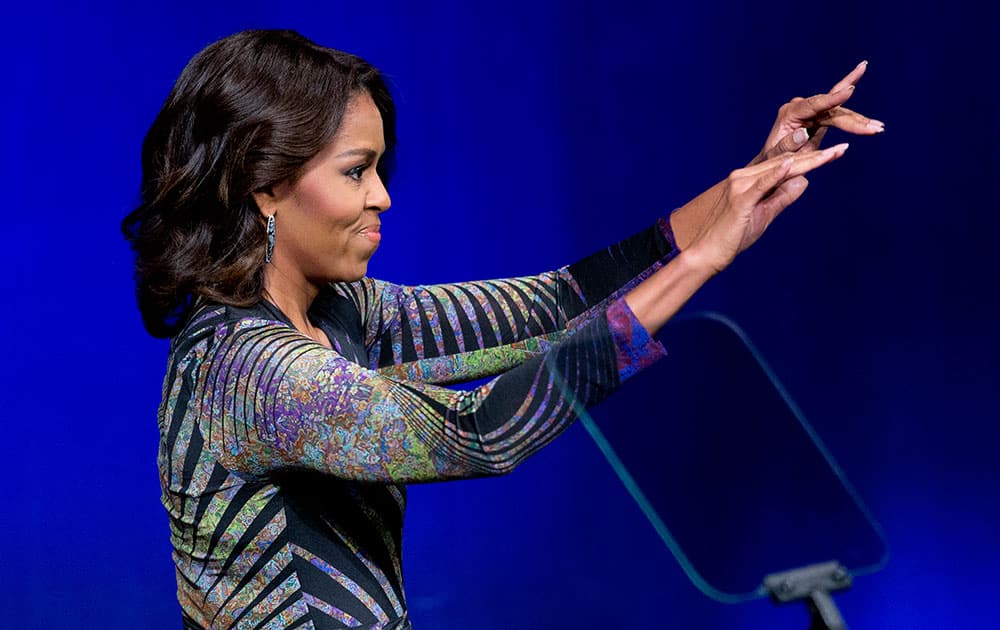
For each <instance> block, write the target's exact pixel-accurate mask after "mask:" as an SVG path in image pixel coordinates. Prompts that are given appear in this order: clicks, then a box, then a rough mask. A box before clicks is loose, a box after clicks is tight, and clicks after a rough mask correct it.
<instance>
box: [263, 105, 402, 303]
mask: <svg viewBox="0 0 1000 630" xmlns="http://www.w3.org/2000/svg"><path fill="white" fill-rule="evenodd" d="M384 152H385V141H384V137H383V134H382V116H381V115H380V114H379V111H378V109H377V108H376V107H375V103H374V102H373V101H372V99H371V96H369V95H368V93H367V92H359V93H358V94H356V95H355V96H354V97H353V98H352V99H351V101H350V102H349V103H348V106H347V109H346V111H345V112H344V117H343V119H342V121H341V123H340V128H339V129H338V130H337V133H336V135H335V136H334V138H333V140H332V141H331V142H330V144H328V145H327V146H326V148H324V149H323V150H322V151H320V153H319V154H317V155H316V156H315V157H313V159H311V160H310V161H309V162H307V163H306V165H305V169H304V171H303V173H302V176H301V177H300V178H299V179H298V180H297V181H296V182H295V183H288V182H283V183H282V184H280V185H278V186H275V187H274V189H273V190H272V191H271V192H269V193H255V195H254V197H255V200H256V201H257V205H258V207H259V208H260V209H261V212H262V213H263V214H264V215H265V216H267V215H271V214H274V215H275V216H274V219H275V244H274V254H273V257H272V259H271V264H272V265H273V266H274V267H275V270H276V271H278V272H280V274H281V275H285V276H287V275H289V274H292V275H293V277H301V278H303V279H305V280H307V281H309V282H311V283H313V284H316V285H321V284H324V283H326V282H353V281H355V280H359V279H361V278H362V277H364V275H365V273H366V272H367V269H368V259H369V258H371V257H372V254H374V253H375V250H376V249H377V248H378V244H379V241H380V240H381V237H382V235H381V233H380V231H379V226H380V221H379V215H380V214H381V213H382V212H384V211H385V210H387V209H388V208H389V204H390V200H389V193H388V192H387V191H386V189H385V185H384V184H383V183H382V180H381V178H380V177H379V176H378V174H377V173H376V171H375V167H376V165H377V164H378V161H379V159H380V158H381V157H382V154H383V153H384Z"/></svg>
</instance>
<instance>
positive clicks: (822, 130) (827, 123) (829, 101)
mask: <svg viewBox="0 0 1000 630" xmlns="http://www.w3.org/2000/svg"><path fill="white" fill-rule="evenodd" d="M867 69H868V62H867V61H862V62H861V63H859V64H858V65H857V66H856V67H855V68H854V70H851V71H850V72H849V73H848V74H847V76H845V77H844V78H843V79H841V80H840V81H839V82H838V83H837V84H836V85H834V86H833V89H831V90H830V91H829V92H827V93H826V94H817V95H816V96H810V97H809V98H801V97H796V98H793V99H792V100H790V101H789V102H787V103H785V104H784V105H782V106H781V108H780V109H779V110H778V118H777V120H775V121H774V126H773V127H772V128H771V133H770V134H768V136H767V140H766V141H765V142H764V148H763V149H762V150H761V152H760V153H759V154H757V157H755V158H754V159H753V161H751V162H750V164H749V165H750V166H753V165H754V164H759V163H761V162H763V161H764V160H769V159H771V158H773V157H776V156H778V155H781V154H782V153H788V152H792V153H794V152H798V151H815V150H816V149H818V148H819V145H820V143H821V142H822V141H823V136H824V135H826V130H827V129H829V128H830V127H836V128H837V129H841V130H843V131H846V132H848V133H853V134H857V135H863V136H870V135H874V134H877V133H882V132H883V131H885V123H883V122H881V121H879V120H875V119H873V118H868V117H866V116H862V115H861V114H859V113H857V112H854V111H851V110H849V109H847V108H846V107H843V104H844V103H846V102H847V99H849V98H851V96H852V95H853V94H854V85H855V84H856V83H857V82H858V80H859V79H861V77H862V76H863V75H864V73H865V70H867Z"/></svg>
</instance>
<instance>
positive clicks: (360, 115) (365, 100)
mask: <svg viewBox="0 0 1000 630" xmlns="http://www.w3.org/2000/svg"><path fill="white" fill-rule="evenodd" d="M327 148H328V149H331V150H332V151H333V152H334V153H339V152H342V151H348V150H350V149H371V150H373V151H375V152H376V153H379V154H381V153H382V152H383V151H385V138H384V135H383V133H382V114H380V113H379V111H378V108H377V107H375V101H373V100H372V97H371V95H370V94H368V92H358V93H357V94H355V95H354V96H352V97H351V100H350V101H348V103H347V108H346V109H345V110H344V117H343V118H342V119H341V120H340V127H339V128H338V129H337V133H336V134H335V135H334V136H333V140H332V141H331V142H330V146H329V147H327Z"/></svg>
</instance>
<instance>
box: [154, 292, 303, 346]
mask: <svg viewBox="0 0 1000 630" xmlns="http://www.w3.org/2000/svg"><path fill="white" fill-rule="evenodd" d="M260 328H281V329H286V328H288V324H286V323H285V322H282V321H280V320H278V319H277V318H276V317H274V316H273V315H271V314H270V313H268V312H267V311H266V309H263V308H260V307H257V306H250V307H237V306H229V305H226V304H219V303H214V302H206V303H204V304H201V305H199V306H197V307H196V308H195V309H194V311H193V312H192V313H191V316H190V318H189V319H188V322H187V324H185V326H184V328H183V329H181V331H180V332H179V333H177V334H176V335H175V336H174V337H173V339H172V340H171V352H172V353H174V354H186V353H187V351H188V350H190V349H191V348H192V347H193V346H196V345H198V344H202V343H205V342H207V343H208V344H212V343H214V342H219V341H222V340H223V339H225V338H227V337H230V336H232V335H234V334H237V333H240V332H245V331H249V330H254V329H260Z"/></svg>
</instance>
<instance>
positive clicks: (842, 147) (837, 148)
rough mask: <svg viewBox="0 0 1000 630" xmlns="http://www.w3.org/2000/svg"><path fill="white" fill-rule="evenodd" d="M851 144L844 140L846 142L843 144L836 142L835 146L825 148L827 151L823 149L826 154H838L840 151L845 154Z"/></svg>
mask: <svg viewBox="0 0 1000 630" xmlns="http://www.w3.org/2000/svg"><path fill="white" fill-rule="evenodd" d="M849 146H851V145H850V144H848V143H847V142H844V143H842V144H836V145H834V146H832V147H830V148H829V149H826V150H825V151H823V152H824V153H825V154H827V155H836V154H838V153H839V154H840V155H843V154H844V151H847V147H849Z"/></svg>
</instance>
